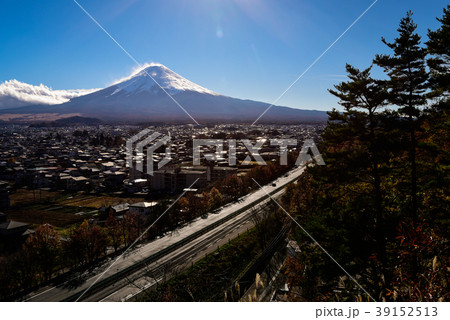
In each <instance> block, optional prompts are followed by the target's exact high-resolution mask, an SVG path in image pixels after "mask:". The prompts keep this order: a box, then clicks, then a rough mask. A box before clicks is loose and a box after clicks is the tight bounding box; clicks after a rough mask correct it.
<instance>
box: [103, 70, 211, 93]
mask: <svg viewBox="0 0 450 320" xmlns="http://www.w3.org/2000/svg"><path fill="white" fill-rule="evenodd" d="M152 78H153V79H152ZM155 81H156V82H157V83H158V84H157V83H156V82H155ZM160 86H161V87H162V88H164V90H166V91H167V92H168V93H169V94H171V95H173V94H176V93H179V92H184V91H194V92H199V93H206V94H212V95H218V94H217V93H215V92H213V91H211V90H208V89H206V88H203V87H202V86H199V85H198V84H195V83H193V82H191V81H189V80H187V79H185V78H183V77H182V76H180V75H179V74H177V73H175V72H173V71H172V70H170V69H169V68H167V67H165V66H164V65H162V64H159V63H151V64H147V65H145V66H144V68H142V69H141V70H139V71H137V72H135V73H134V74H132V75H131V76H129V77H127V78H124V79H121V80H119V81H118V82H116V83H115V84H114V85H113V87H114V88H115V90H114V92H113V93H112V94H111V96H113V95H115V94H119V93H122V94H131V93H132V94H137V93H140V92H157V91H159V90H160Z"/></svg>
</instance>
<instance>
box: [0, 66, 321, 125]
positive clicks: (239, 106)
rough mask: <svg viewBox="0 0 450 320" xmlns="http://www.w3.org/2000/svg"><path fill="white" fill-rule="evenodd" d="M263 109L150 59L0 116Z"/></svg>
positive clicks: (278, 116)
mask: <svg viewBox="0 0 450 320" xmlns="http://www.w3.org/2000/svg"><path fill="white" fill-rule="evenodd" d="M152 78H153V79H152ZM155 81H156V82H157V83H158V84H156V83H155ZM42 87H43V88H44V89H45V88H46V89H48V88H47V87H45V86H40V87H38V88H42ZM161 88H164V90H162V89H161ZM49 90H50V89H49ZM164 91H165V92H164ZM51 93H52V94H53V93H54V91H51ZM166 93H168V94H169V95H170V96H171V97H169V96H168V95H167V94H166ZM49 95H50V94H49ZM47 96H48V95H47ZM51 97H52V96H51ZM47 98H48V97H47ZM53 99H56V98H55V97H53ZM174 100H176V102H177V103H175V102H174ZM180 105H181V106H182V108H180V107H179V106H180ZM268 107H269V104H268V103H264V102H259V101H252V100H242V99H236V98H232V97H227V96H223V95H220V94H217V93H215V92H213V91H211V90H208V89H206V88H204V87H202V86H199V85H197V84H195V83H193V82H191V81H189V80H187V79H185V78H183V77H182V76H180V75H178V74H177V73H175V72H173V71H172V70H170V69H168V68H166V67H165V66H163V65H161V64H156V63H153V64H149V65H145V66H144V67H143V68H141V70H138V71H137V72H135V73H133V74H132V75H131V76H129V77H126V78H124V79H121V80H119V81H117V82H116V83H114V84H112V85H110V86H108V87H106V88H104V89H100V90H98V91H95V92H92V93H88V94H85V95H81V96H78V97H74V98H71V99H70V101H68V102H64V103H61V104H57V105H47V106H43V105H42V104H41V105H34V106H25V107H22V108H14V109H11V108H10V109H3V110H0V114H5V115H8V114H9V116H10V114H24V115H28V114H31V115H36V114H38V113H40V114H44V113H48V114H58V115H67V114H77V115H80V116H83V117H92V118H97V119H100V120H102V121H111V122H142V121H191V118H190V116H188V115H187V114H186V113H185V111H184V110H186V111H187V112H188V113H189V115H191V116H192V117H194V118H195V119H196V120H198V121H202V120H207V121H215V120H220V121H248V122H253V121H254V120H255V119H256V118H258V117H259V116H260V115H261V114H262V113H263V112H265V110H266V109H267V108H268ZM183 109H184V110H183ZM326 118H327V114H326V113H325V112H323V111H316V110H299V109H292V108H288V107H281V106H273V107H271V108H270V110H269V111H268V112H267V113H265V114H264V117H263V121H264V120H265V121H290V122H292V121H316V120H320V121H322V120H325V119H326Z"/></svg>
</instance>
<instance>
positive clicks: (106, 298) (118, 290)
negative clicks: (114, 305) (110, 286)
mask: <svg viewBox="0 0 450 320" xmlns="http://www.w3.org/2000/svg"><path fill="white" fill-rule="evenodd" d="M119 291H120V290H117V291H114V292H113V293H111V294H110V295H109V296H107V297H104V298H103V299H102V300H100V301H99V302H104V301H105V300H106V299H108V298H109V297H111V296H113V295H115V294H116V293H117V292H119Z"/></svg>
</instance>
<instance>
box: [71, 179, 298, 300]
mask: <svg viewBox="0 0 450 320" xmlns="http://www.w3.org/2000/svg"><path fill="white" fill-rule="evenodd" d="M297 179H298V177H297V178H294V179H292V180H289V181H288V182H287V183H285V184H283V185H281V186H280V187H278V188H276V189H275V190H273V191H271V192H269V195H273V194H275V193H277V192H279V191H280V190H282V189H283V188H284V187H285V186H286V185H288V184H289V183H292V182H293V181H295V180H297ZM269 195H267V194H265V195H264V196H263V197H261V198H259V199H258V200H255V201H253V202H251V203H249V204H248V205H245V206H244V207H242V208H240V209H238V210H236V211H234V212H232V213H230V214H229V215H227V216H225V217H223V218H222V219H220V220H218V221H216V222H213V223H211V224H210V225H208V226H206V227H204V228H203V229H201V230H198V231H196V232H194V233H193V234H191V235H189V236H187V237H185V238H183V239H181V240H180V241H178V242H176V243H174V244H171V245H170V246H168V247H166V248H164V249H162V250H161V251H158V252H156V253H154V254H152V255H150V256H148V257H147V258H145V259H143V260H141V261H138V262H136V263H135V264H133V265H131V266H129V267H127V268H125V269H122V270H120V271H118V272H117V273H115V274H113V275H111V276H109V277H107V278H105V279H103V280H101V281H99V282H97V283H95V284H94V285H93V286H92V287H91V288H90V289H89V293H90V295H92V294H93V293H95V292H97V291H99V290H100V289H102V288H104V287H106V286H107V285H109V284H112V283H115V282H117V281H118V280H120V279H122V278H125V277H126V276H127V275H130V274H132V273H134V272H136V271H137V270H139V269H141V268H142V267H144V266H145V265H147V264H149V263H152V262H154V261H156V260H157V259H159V258H161V257H163V256H164V255H166V254H169V253H171V252H173V251H175V250H176V249H178V248H180V247H182V246H183V245H185V244H187V243H189V242H191V241H192V240H195V239H196V238H198V237H200V236H202V235H204V234H205V233H207V232H209V231H211V230H213V229H215V228H216V227H218V226H220V225H221V224H223V223H225V222H227V221H229V220H231V219H233V218H234V217H236V216H238V215H239V214H241V213H243V212H245V211H247V210H248V209H250V208H251V207H253V206H255V205H257V204H258V203H261V202H263V201H264V200H266V199H268V198H269ZM82 292H84V291H82ZM82 292H77V293H75V294H73V295H71V296H69V297H67V298H65V299H64V300H62V301H75V300H76V299H77V298H78V297H79V296H80V295H81V294H82ZM84 296H86V295H84Z"/></svg>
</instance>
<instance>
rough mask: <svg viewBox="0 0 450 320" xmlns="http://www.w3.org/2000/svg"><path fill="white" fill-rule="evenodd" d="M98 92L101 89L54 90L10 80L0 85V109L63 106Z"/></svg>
mask: <svg viewBox="0 0 450 320" xmlns="http://www.w3.org/2000/svg"><path fill="white" fill-rule="evenodd" d="M97 90H99V89H80V90H53V89H51V88H49V87H47V86H45V85H43V84H40V85H39V86H33V85H31V84H27V83H24V82H20V81H17V80H10V81H5V82H3V83H1V84H0V109H6V108H18V107H23V106H28V105H32V104H41V105H54V104H61V103H64V102H68V101H69V100H70V99H72V98H76V97H79V96H82V95H85V94H89V93H92V92H95V91H97Z"/></svg>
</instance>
